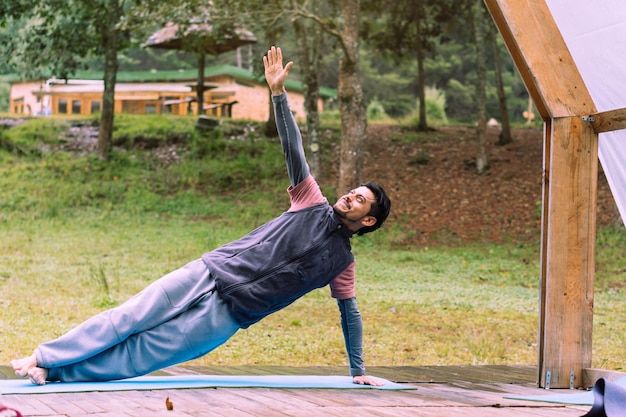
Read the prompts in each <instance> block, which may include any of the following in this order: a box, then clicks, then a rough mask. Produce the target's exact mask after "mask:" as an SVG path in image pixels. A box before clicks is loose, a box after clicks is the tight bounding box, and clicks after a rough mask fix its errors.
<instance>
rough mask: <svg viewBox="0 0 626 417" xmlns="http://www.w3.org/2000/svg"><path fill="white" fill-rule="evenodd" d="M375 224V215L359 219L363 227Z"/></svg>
mask: <svg viewBox="0 0 626 417" xmlns="http://www.w3.org/2000/svg"><path fill="white" fill-rule="evenodd" d="M375 224H376V217H374V216H365V217H363V218H362V219H361V225H362V226H363V227H369V226H374V225H375Z"/></svg>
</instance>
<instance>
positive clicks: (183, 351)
mask: <svg viewBox="0 0 626 417" xmlns="http://www.w3.org/2000/svg"><path fill="white" fill-rule="evenodd" d="M282 61H283V58H282V52H281V50H280V48H275V47H272V48H271V49H270V50H269V51H268V53H267V56H265V57H263V63H264V66H265V78H266V81H267V83H268V85H269V87H270V90H271V92H272V101H273V103H274V109H275V113H276V124H277V127H278V131H279V135H280V140H281V145H282V147H283V151H284V153H285V159H286V163H287V172H288V175H289V179H290V182H291V186H290V187H289V188H288V193H289V196H290V200H291V207H290V209H289V210H288V211H287V212H285V213H283V214H282V215H281V216H279V217H277V218H275V219H273V220H271V221H270V222H268V223H266V224H264V225H262V226H260V227H259V228H257V229H256V230H254V231H252V232H251V233H249V234H248V235H246V236H244V237H242V238H240V239H238V240H236V241H234V242H231V243H229V244H226V245H224V246H222V247H220V248H217V249H215V250H213V251H211V252H207V253H205V254H204V255H203V256H202V258H201V259H198V260H196V261H192V262H190V263H189V264H187V265H185V266H184V267H182V268H180V269H178V270H176V271H174V272H171V273H169V274H167V275H165V276H164V277H162V278H161V279H159V280H157V281H155V282H154V283H152V284H150V285H149V286H148V287H147V288H146V289H144V290H143V291H142V292H140V293H139V294H137V295H135V296H134V297H132V298H130V299H129V300H128V301H126V302H125V303H123V304H122V305H120V306H118V307H116V308H113V309H111V310H108V311H105V312H102V313H100V314H97V315H95V316H93V317H91V318H90V319H88V320H86V321H85V322H84V323H82V324H80V325H79V326H78V327H76V328H74V329H72V330H70V331H69V332H68V333H66V334H65V335H63V336H61V337H59V338H58V339H55V340H52V341H50V342H47V343H43V344H41V345H39V346H38V347H37V348H36V349H35V352H34V353H33V355H31V356H29V357H26V358H22V359H18V360H14V361H12V362H11V366H12V367H13V369H14V370H15V373H16V374H17V375H18V376H28V377H29V378H30V380H31V381H32V382H33V383H35V384H45V382H46V381H106V380H114V379H122V378H129V377H134V376H139V375H145V374H147V373H150V372H152V371H155V370H157V369H161V368H164V367H167V366H171V365H175V364H178V363H181V362H185V361H189V360H192V359H195V358H198V357H200V356H203V355H205V354H207V353H208V352H210V351H212V350H213V349H215V348H217V347H218V346H220V345H221V344H223V343H224V342H226V341H227V340H228V339H229V338H230V337H231V336H232V335H234V334H235V333H236V332H237V330H239V329H240V328H247V327H248V326H250V325H252V324H254V323H256V322H257V321H259V320H261V319H262V318H264V317H266V316H267V315H269V314H271V313H273V312H276V311H278V310H280V309H282V308H284V307H286V306H288V305H289V304H291V303H292V302H294V301H295V300H297V299H298V298H300V297H302V296H303V295H304V294H306V293H308V292H309V291H311V290H314V289H316V288H320V287H323V286H326V285H328V284H330V288H331V295H332V296H333V297H335V298H336V299H337V303H338V305H339V310H340V312H341V324H342V329H343V333H344V339H345V342H346V349H347V352H348V357H349V362H350V374H351V375H352V377H353V381H354V383H356V384H368V385H380V382H379V381H377V380H375V379H373V378H370V377H368V376H367V375H365V366H364V364H363V355H362V321H361V316H360V313H359V311H358V309H357V306H356V299H355V289H354V280H355V272H354V257H353V256H352V253H351V247H350V237H351V236H352V235H353V234H354V233H356V234H357V235H362V234H364V233H368V232H372V231H374V230H376V229H377V228H379V227H380V226H381V225H382V224H383V222H384V221H385V219H386V218H387V216H388V214H389V210H390V207H391V203H390V201H389V198H388V197H387V195H386V193H385V191H384V190H383V189H382V187H380V186H379V185H378V184H376V183H367V184H365V185H362V186H360V187H358V188H356V189H354V190H352V191H350V192H349V193H348V194H346V195H344V196H343V197H341V198H340V199H339V200H338V201H337V202H336V203H335V205H334V206H332V207H331V206H330V204H328V201H327V200H326V198H324V196H323V195H322V193H321V191H320V188H319V186H318V184H317V182H316V181H315V180H314V179H313V177H312V176H311V175H310V173H309V167H308V165H307V163H306V160H305V156H304V149H303V146H302V138H301V136H300V131H299V130H298V126H297V125H296V122H295V120H294V118H293V115H292V114H291V111H290V109H289V105H288V102H287V94H286V91H285V87H284V83H285V80H286V78H287V75H288V73H289V69H290V68H291V66H292V65H293V63H292V62H289V63H287V64H286V65H285V66H284V67H283V62H282Z"/></svg>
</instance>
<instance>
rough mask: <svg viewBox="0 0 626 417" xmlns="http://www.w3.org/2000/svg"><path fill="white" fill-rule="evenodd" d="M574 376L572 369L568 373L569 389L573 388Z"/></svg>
mask: <svg viewBox="0 0 626 417" xmlns="http://www.w3.org/2000/svg"><path fill="white" fill-rule="evenodd" d="M575 378H576V377H575V376H574V371H570V373H569V389H574V379H575Z"/></svg>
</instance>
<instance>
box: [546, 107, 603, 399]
mask: <svg viewBox="0 0 626 417" xmlns="http://www.w3.org/2000/svg"><path fill="white" fill-rule="evenodd" d="M597 178H598V134H597V133H595V132H594V129H593V126H592V125H591V123H590V122H588V121H585V120H583V118H582V117H566V118H559V119H552V120H549V121H547V122H546V127H545V132H544V177H543V214H542V221H543V225H542V239H541V245H542V247H541V257H542V260H541V301H540V303H541V310H540V319H539V344H540V346H539V366H538V372H539V375H538V380H539V386H542V387H546V388H574V387H580V386H582V385H583V377H582V369H583V368H589V367H590V366H591V343H592V338H591V334H592V326H593V277H594V267H595V229H596V196H597Z"/></svg>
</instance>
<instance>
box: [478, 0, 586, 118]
mask: <svg viewBox="0 0 626 417" xmlns="http://www.w3.org/2000/svg"><path fill="white" fill-rule="evenodd" d="M484 2H485V4H486V6H487V9H488V10H489V12H490V13H491V16H492V17H493V20H494V22H495V24H496V26H497V27H498V30H499V31H500V33H501V34H502V37H503V39H504V42H505V44H506V46H507V48H508V50H509V53H510V54H511V57H512V58H513V61H514V62H515V65H516V67H517V69H518V71H519V73H520V75H521V77H522V80H523V81H524V84H525V85H526V88H527V89H528V92H529V93H530V95H531V97H532V99H533V101H534V102H535V106H536V107H537V110H538V111H539V114H540V115H541V118H542V119H543V120H544V121H545V120H548V119H552V118H557V117H570V116H583V115H589V114H593V113H596V111H597V110H596V107H595V105H594V103H593V100H592V99H591V96H590V94H589V91H588V90H587V87H586V86H585V83H584V82H583V79H582V76H581V75H580V73H579V72H578V69H577V67H576V64H575V63H574V60H573V58H572V56H571V54H570V52H569V50H568V48H567V45H566V44H565V41H564V40H563V36H562V35H561V32H560V31H559V28H558V27H557V25H556V23H555V21H554V18H553V17H552V14H551V13H550V10H549V8H548V5H547V4H546V1H545V0H484Z"/></svg>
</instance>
